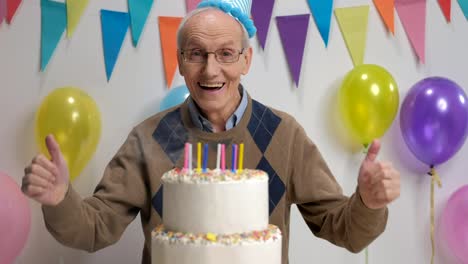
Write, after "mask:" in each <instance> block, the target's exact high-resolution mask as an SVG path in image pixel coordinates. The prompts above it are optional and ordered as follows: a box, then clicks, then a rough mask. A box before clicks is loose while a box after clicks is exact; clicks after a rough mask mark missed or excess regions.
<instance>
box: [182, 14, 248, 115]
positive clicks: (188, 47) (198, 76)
mask: <svg viewBox="0 0 468 264" xmlns="http://www.w3.org/2000/svg"><path fill="white" fill-rule="evenodd" d="M181 34H182V42H181V47H180V48H181V50H183V51H184V55H185V56H187V52H188V51H193V52H195V53H193V54H194V55H195V56H200V54H201V53H200V52H202V53H204V52H209V54H207V56H208V57H207V60H206V62H201V63H195V62H189V61H185V60H184V57H183V55H182V54H181V51H180V50H179V52H178V61H179V72H180V74H181V75H182V76H184V79H185V83H186V84H187V87H188V88H189V90H190V95H191V96H192V98H193V100H194V101H195V102H196V103H197V105H198V106H199V107H200V108H201V110H202V112H203V113H205V114H206V115H210V114H212V113H216V114H220V115H222V116H224V117H226V118H227V117H229V116H230V115H231V114H232V113H233V112H234V111H235V109H236V107H237V105H238V104H239V102H240V98H241V97H240V94H239V90H238V87H239V83H240V77H241V75H244V74H247V72H248V71H249V68H250V62H251V57H252V48H250V47H243V46H242V39H243V30H242V26H241V25H240V24H239V22H237V21H236V20H235V19H234V18H232V17H231V16H229V15H227V14H226V13H224V12H222V11H219V10H216V9H208V10H206V11H202V12H200V13H198V14H196V15H194V16H193V17H191V18H190V19H189V20H188V21H187V22H186V23H185V25H184V27H183V29H182V32H181ZM220 49H226V50H232V51H236V52H237V51H241V50H243V53H242V54H241V55H240V57H239V60H238V61H236V62H233V63H219V62H218V61H217V60H216V58H215V55H214V54H213V53H211V52H214V51H217V50H220ZM218 55H219V54H218ZM226 55H229V54H226Z"/></svg>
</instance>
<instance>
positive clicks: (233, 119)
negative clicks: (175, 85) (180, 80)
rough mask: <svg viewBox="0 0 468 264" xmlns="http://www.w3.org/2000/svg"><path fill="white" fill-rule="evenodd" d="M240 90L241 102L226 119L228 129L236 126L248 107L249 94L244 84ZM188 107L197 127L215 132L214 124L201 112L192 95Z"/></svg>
mask: <svg viewBox="0 0 468 264" xmlns="http://www.w3.org/2000/svg"><path fill="white" fill-rule="evenodd" d="M239 92H240V94H241V101H240V104H239V106H238V107H237V109H236V111H234V113H233V114H232V115H231V116H230V117H229V118H228V120H227V121H226V127H225V129H226V130H229V129H231V128H233V127H235V126H236V125H237V123H238V122H239V121H240V120H241V119H242V116H243V115H244V112H245V109H247V103H248V101H247V95H246V93H245V89H244V87H242V85H239ZM188 108H189V112H190V116H191V118H192V122H193V123H194V124H195V126H196V127H198V128H199V129H201V130H203V131H207V132H213V125H212V124H211V122H210V121H209V120H208V119H206V118H205V117H204V116H202V114H201V113H200V110H199V109H198V106H197V105H196V104H195V102H194V101H193V99H192V97H189V98H188Z"/></svg>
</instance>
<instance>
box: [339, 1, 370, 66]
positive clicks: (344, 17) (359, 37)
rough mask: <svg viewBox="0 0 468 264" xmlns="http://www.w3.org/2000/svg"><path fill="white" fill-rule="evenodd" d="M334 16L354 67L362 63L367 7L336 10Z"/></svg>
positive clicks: (365, 39)
mask: <svg viewBox="0 0 468 264" xmlns="http://www.w3.org/2000/svg"><path fill="white" fill-rule="evenodd" d="M335 16H336V19H337V20H338V24H339V26H340V30H341V34H342V35H343V38H344V40H345V42H346V46H347V47H348V51H349V54H350V55H351V59H352V60H353V64H354V66H358V65H360V64H362V63H363V61H364V53H365V51H366V41H367V23H368V18H369V6H368V5H365V6H355V7H344V8H336V9H335Z"/></svg>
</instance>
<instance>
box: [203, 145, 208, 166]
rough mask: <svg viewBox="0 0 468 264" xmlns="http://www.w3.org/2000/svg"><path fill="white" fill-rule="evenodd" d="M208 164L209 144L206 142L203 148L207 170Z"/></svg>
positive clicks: (204, 164) (204, 163)
mask: <svg viewBox="0 0 468 264" xmlns="http://www.w3.org/2000/svg"><path fill="white" fill-rule="evenodd" d="M207 165H208V144H205V146H204V148H203V171H204V172H206V167H207Z"/></svg>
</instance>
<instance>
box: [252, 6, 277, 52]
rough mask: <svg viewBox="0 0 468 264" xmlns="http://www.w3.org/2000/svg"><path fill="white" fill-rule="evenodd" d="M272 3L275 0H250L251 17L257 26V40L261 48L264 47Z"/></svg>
mask: <svg viewBox="0 0 468 264" xmlns="http://www.w3.org/2000/svg"><path fill="white" fill-rule="evenodd" d="M274 4H275V0H255V1H253V2H252V18H253V20H254V23H255V26H256V27H257V36H258V41H259V42H260V46H262V49H265V43H266V38H267V35H268V29H269V28H270V20H271V13H272V12H273V5H274Z"/></svg>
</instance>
